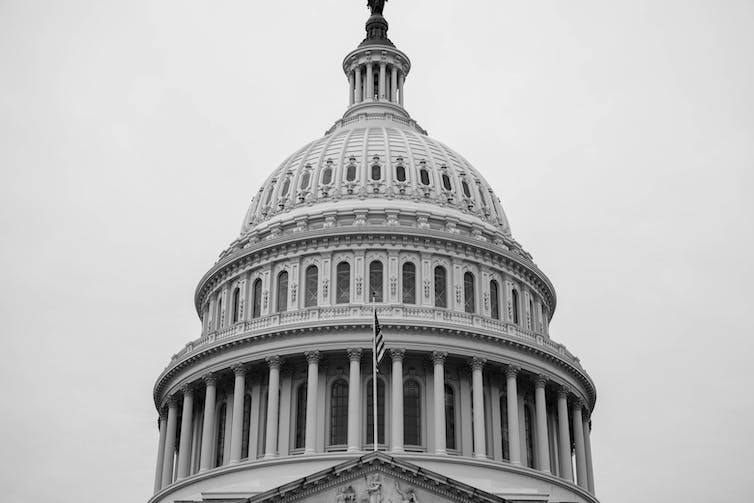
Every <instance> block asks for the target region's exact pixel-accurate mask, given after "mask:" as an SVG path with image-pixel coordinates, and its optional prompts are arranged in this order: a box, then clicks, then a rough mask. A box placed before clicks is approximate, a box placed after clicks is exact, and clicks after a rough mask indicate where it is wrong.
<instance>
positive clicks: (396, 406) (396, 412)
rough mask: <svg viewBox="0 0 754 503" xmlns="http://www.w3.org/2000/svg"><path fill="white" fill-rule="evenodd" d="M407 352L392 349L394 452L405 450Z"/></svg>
mask: <svg viewBox="0 0 754 503" xmlns="http://www.w3.org/2000/svg"><path fill="white" fill-rule="evenodd" d="M405 354H406V350H405V349H396V348H393V349H391V350H390V357H391V358H392V360H393V374H392V376H391V379H392V381H393V393H392V395H393V406H392V410H393V421H392V428H391V429H390V436H391V440H392V441H391V442H390V444H391V450H392V451H393V452H403V357H404V356H405Z"/></svg>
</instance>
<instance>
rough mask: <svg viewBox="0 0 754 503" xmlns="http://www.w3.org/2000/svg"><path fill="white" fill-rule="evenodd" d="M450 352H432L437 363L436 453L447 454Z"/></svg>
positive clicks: (433, 359) (435, 385)
mask: <svg viewBox="0 0 754 503" xmlns="http://www.w3.org/2000/svg"><path fill="white" fill-rule="evenodd" d="M447 356H448V353H445V352H442V351H433V352H432V362H433V363H434V364H435V371H434V383H433V384H434V393H435V400H434V402H435V454H447V452H448V451H447V445H446V442H445V421H446V418H445V358H446V357H447Z"/></svg>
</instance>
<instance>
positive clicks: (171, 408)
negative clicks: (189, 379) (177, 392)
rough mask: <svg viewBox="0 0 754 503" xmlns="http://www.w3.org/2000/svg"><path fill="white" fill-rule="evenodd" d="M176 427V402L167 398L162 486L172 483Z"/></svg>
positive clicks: (171, 398)
mask: <svg viewBox="0 0 754 503" xmlns="http://www.w3.org/2000/svg"><path fill="white" fill-rule="evenodd" d="M177 428H178V402H177V401H176V399H175V398H173V397H170V398H169V399H168V426H167V437H166V439H165V457H164V458H163V460H162V487H166V486H169V485H170V484H172V483H173V462H174V459H175V430H176V429H177Z"/></svg>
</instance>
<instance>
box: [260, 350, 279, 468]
mask: <svg viewBox="0 0 754 503" xmlns="http://www.w3.org/2000/svg"><path fill="white" fill-rule="evenodd" d="M281 363H282V362H281V359H280V357H279V356H269V357H267V365H268V366H269V367H270V377H269V381H268V385H267V436H266V437H265V448H264V457H265V458H267V459H269V458H274V457H275V456H276V454H277V447H278V407H279V406H280V396H279V393H280V364H281Z"/></svg>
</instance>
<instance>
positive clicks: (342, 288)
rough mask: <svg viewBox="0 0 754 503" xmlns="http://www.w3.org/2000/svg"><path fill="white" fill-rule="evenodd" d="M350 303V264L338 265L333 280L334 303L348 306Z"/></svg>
mask: <svg viewBox="0 0 754 503" xmlns="http://www.w3.org/2000/svg"><path fill="white" fill-rule="evenodd" d="M349 302H351V264H349V263H348V262H341V263H340V264H338V268H337V272H336V278H335V303H336V304H348V303H349Z"/></svg>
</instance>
